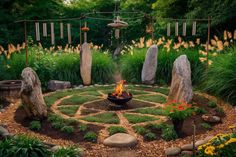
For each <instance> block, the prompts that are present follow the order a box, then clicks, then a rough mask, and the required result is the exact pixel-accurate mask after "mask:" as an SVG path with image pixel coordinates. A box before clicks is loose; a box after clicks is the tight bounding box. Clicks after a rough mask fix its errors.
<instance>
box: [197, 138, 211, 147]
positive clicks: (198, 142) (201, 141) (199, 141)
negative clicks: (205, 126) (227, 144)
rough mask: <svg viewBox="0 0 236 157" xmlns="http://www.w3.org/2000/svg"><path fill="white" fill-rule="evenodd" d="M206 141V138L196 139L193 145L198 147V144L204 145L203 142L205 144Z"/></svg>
mask: <svg viewBox="0 0 236 157" xmlns="http://www.w3.org/2000/svg"><path fill="white" fill-rule="evenodd" d="M207 142H208V141H207V140H205V139H204V140H198V141H196V143H195V146H196V147H199V146H201V145H204V144H206V143H207Z"/></svg>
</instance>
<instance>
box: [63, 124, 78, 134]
mask: <svg viewBox="0 0 236 157" xmlns="http://www.w3.org/2000/svg"><path fill="white" fill-rule="evenodd" d="M74 130H75V129H74V127H73V126H63V127H62V128H61V131H62V132H65V133H68V134H71V133H73V132H74Z"/></svg>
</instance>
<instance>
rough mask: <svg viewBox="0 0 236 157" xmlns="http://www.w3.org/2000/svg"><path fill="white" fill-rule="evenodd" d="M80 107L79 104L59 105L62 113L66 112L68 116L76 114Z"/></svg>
mask: <svg viewBox="0 0 236 157" xmlns="http://www.w3.org/2000/svg"><path fill="white" fill-rule="evenodd" d="M78 108H79V106H61V107H58V110H59V111H60V112H61V113H63V114H66V115H68V116H74V115H75V113H76V112H77V110H78Z"/></svg>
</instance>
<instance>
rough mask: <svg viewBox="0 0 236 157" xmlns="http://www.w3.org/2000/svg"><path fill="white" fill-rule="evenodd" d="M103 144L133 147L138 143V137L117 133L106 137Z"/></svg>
mask: <svg viewBox="0 0 236 157" xmlns="http://www.w3.org/2000/svg"><path fill="white" fill-rule="evenodd" d="M103 144H104V145H105V146H110V147H133V146H135V145H136V144H137V139H136V138H135V137H134V136H132V135H129V134H125V133H117V134H114V135H112V136H110V137H108V138H106V139H105V140H104V141H103Z"/></svg>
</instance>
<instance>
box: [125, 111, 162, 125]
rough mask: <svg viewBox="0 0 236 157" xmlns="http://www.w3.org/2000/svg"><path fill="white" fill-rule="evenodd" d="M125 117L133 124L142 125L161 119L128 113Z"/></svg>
mask: <svg viewBox="0 0 236 157" xmlns="http://www.w3.org/2000/svg"><path fill="white" fill-rule="evenodd" d="M124 117H125V118H126V119H127V120H128V121H129V122H130V123H133V124H136V123H142V122H148V121H155V120H158V119H159V118H156V117H151V116H142V115H135V114H128V113H125V114H124Z"/></svg>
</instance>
